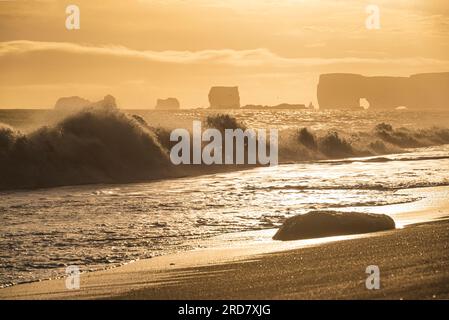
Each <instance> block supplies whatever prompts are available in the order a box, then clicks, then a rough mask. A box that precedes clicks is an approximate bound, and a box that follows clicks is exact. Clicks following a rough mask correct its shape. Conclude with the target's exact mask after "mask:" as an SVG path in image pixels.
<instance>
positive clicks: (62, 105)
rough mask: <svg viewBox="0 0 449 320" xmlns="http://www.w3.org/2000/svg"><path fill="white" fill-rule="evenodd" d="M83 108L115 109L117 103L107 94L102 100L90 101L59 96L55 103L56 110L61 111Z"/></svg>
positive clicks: (75, 97)
mask: <svg viewBox="0 0 449 320" xmlns="http://www.w3.org/2000/svg"><path fill="white" fill-rule="evenodd" d="M84 108H103V109H117V103H116V101H115V98H114V97H113V96H111V95H107V96H105V97H104V99H103V100H100V101H97V102H91V101H89V100H87V99H84V98H81V97H77V96H73V97H64V98H59V99H58V101H56V104H55V109H56V110H63V111H80V110H82V109H84Z"/></svg>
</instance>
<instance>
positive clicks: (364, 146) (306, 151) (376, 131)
mask: <svg viewBox="0 0 449 320" xmlns="http://www.w3.org/2000/svg"><path fill="white" fill-rule="evenodd" d="M448 143H449V129H446V128H437V127H434V128H429V129H408V128H393V127H392V126H391V125H389V124H386V123H380V124H378V125H376V126H375V127H374V128H373V129H372V130H368V131H362V132H349V133H341V132H336V131H329V132H324V133H314V132H312V131H311V130H309V129H308V128H301V129H299V130H297V131H296V132H293V133H291V132H288V133H284V135H283V136H281V141H280V146H279V156H280V160H281V161H308V160H329V159H342V158H350V157H373V156H380V155H385V154H392V153H403V152H407V151H409V150H410V149H411V148H419V147H430V146H437V145H443V144H448ZM395 160H396V159H389V158H381V157H378V158H371V159H367V161H379V162H382V161H385V162H386V161H395ZM424 160H425V159H424ZM351 161H352V160H351Z"/></svg>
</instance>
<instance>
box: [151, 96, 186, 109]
mask: <svg viewBox="0 0 449 320" xmlns="http://www.w3.org/2000/svg"><path fill="white" fill-rule="evenodd" d="M180 108H181V106H180V104H179V101H178V99H176V98H167V99H157V101H156V106H155V107H154V109H156V110H178V109H180Z"/></svg>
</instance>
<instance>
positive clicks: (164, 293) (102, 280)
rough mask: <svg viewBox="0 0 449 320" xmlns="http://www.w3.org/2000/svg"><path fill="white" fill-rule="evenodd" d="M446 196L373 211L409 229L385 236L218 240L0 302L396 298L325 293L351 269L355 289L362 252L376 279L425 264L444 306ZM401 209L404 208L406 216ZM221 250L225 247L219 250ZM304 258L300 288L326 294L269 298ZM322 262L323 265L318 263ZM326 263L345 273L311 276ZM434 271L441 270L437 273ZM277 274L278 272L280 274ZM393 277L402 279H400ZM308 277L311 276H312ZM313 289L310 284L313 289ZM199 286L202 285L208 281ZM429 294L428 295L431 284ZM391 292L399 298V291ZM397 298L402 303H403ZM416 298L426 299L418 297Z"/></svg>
mask: <svg viewBox="0 0 449 320" xmlns="http://www.w3.org/2000/svg"><path fill="white" fill-rule="evenodd" d="M448 190H449V189H448V188H442V187H440V188H438V187H436V188H427V189H426V190H424V192H427V193H431V194H439V198H438V197H436V198H432V199H429V198H427V200H421V203H420V202H419V201H418V202H414V203H411V204H402V205H391V206H384V207H376V208H375V210H374V211H379V212H380V211H382V210H383V209H386V208H387V207H389V208H388V211H389V212H391V213H392V216H393V217H394V218H395V221H398V220H401V219H405V220H404V221H408V222H409V223H404V224H403V225H402V224H401V223H399V227H400V228H399V229H396V230H392V231H384V232H377V233H370V234H358V235H350V236H338V237H329V238H320V239H311V240H298V241H273V240H271V236H272V235H273V234H274V233H275V232H276V230H277V229H265V230H260V231H249V232H239V233H233V234H225V235H222V236H217V237H214V238H213V239H210V240H208V242H209V243H208V244H209V245H208V247H207V248H205V249H195V250H191V251H185V252H180V253H176V254H169V255H164V256H159V257H155V258H152V259H145V260H139V261H135V262H132V263H128V264H125V265H122V266H119V267H116V268H110V269H106V270H100V271H94V272H87V273H82V274H81V288H80V290H68V289H66V288H65V279H64V278H62V279H54V280H43V281H40V282H31V283H24V284H17V285H14V286H11V287H6V288H3V289H0V299H108V298H123V299H128V298H131V299H225V298H230V299H245V298H246V299H253V298H257V299H259V298H260V299H277V298H282V299H297V298H300V299H313V298H324V299H327V298H330V299H332V298H346V297H352V298H370V297H377V298H382V297H383V298H396V297H399V296H382V295H380V292H381V291H382V290H380V291H379V293H373V292H371V291H369V293H370V294H369V295H368V293H367V292H364V291H362V292H360V290H359V291H358V293H357V295H353V296H351V295H350V294H349V293H347V292H346V291H345V293H344V294H338V295H335V294H330V291H329V290H331V289H332V287H333V286H334V284H332V283H333V282H334V281H337V280H338V279H339V277H340V276H341V275H340V273H341V272H343V271H344V270H346V269H347V270H348V271H345V272H349V270H352V271H351V272H355V270H354V268H355V266H356V265H357V266H358V269H357V272H355V274H357V277H356V278H357V281H356V280H354V279H355V278H354V279H353V280H352V282H351V281H349V280H348V281H349V283H352V286H354V281H356V282H357V285H358V286H360V284H363V283H362V282H360V281H361V279H363V278H364V277H365V273H364V272H365V270H359V269H360V266H359V264H360V263H361V261H366V262H368V260H364V259H362V258H361V257H360V255H361V254H362V253H363V251H365V250H367V251H366V252H371V251H373V255H372V256H371V257H372V258H373V259H371V261H374V262H375V261H376V260H378V261H379V265H381V264H382V268H381V272H383V271H382V270H383V268H387V269H388V268H396V269H395V270H401V269H402V268H403V269H404V270H408V269H407V268H412V267H411V266H410V264H416V259H417V258H419V259H418V260H423V261H424V262H425V263H424V265H423V270H424V271H426V272H431V275H433V276H435V275H437V276H438V278H440V277H443V278H444V279H446V278H447V279H448V281H443V282H441V285H439V286H436V287H438V288H439V290H440V291H439V292H438V293H437V294H436V295H437V297H438V295H441V294H443V296H444V297H448V298H449V250H447V249H448V248H449V233H448V232H447V230H448V229H449V221H448V220H445V218H446V219H447V217H449V200H448V198H447V197H446V196H445V195H447V192H448ZM419 191H423V190H422V189H420V190H419ZM407 207H410V208H409V209H407ZM435 211H438V214H437V215H435ZM427 214H428V215H429V218H431V217H432V218H433V219H437V221H428V222H422V221H420V220H416V219H415V220H413V219H411V220H410V217H413V216H416V215H418V216H421V217H422V216H423V215H427ZM401 215H403V216H401ZM438 220H440V221H438ZM404 225H405V227H404ZM427 242H433V243H434V245H433V246H432V247H431V248H430V249H428V246H426V243H427ZM224 243H228V244H227V245H223V244H224ZM229 243H230V244H229ZM394 243H398V246H392V244H394ZM399 244H402V245H399ZM331 248H332V249H331ZM368 249H369V250H368ZM446 252H447V253H446ZM384 253H385V254H386V255H387V256H388V257H389V258H388V259H386V258H385V257H384V256H383V254H384ZM410 255H411V256H416V257H415V258H413V259H412V258H410V257H409V256H410ZM368 256H370V254H368ZM273 257H277V258H273ZM305 257H309V258H308V259H310V261H309V262H308V263H306V265H305V266H304V268H305V270H308V271H309V272H311V275H309V276H308V277H307V278H306V279H307V281H308V282H307V283H306V285H307V287H316V286H318V285H319V281H320V279H321V278H322V277H326V279H328V281H330V283H326V286H327V287H326V288H324V289H323V288H321V290H322V292H321V291H320V292H321V293H320V294H318V295H317V296H316V293H314V292H309V293H310V296H307V295H306V294H305V293H304V292H307V291H304V292H303V293H302V294H299V293H297V292H295V291H291V290H292V289H289V290H287V292H285V293H283V294H281V295H279V293H274V292H275V288H276V287H277V286H278V285H280V284H283V285H286V286H287V285H288V283H284V282H285V281H286V279H285V273H287V274H289V277H295V274H296V273H299V274H302V273H303V272H304V270H302V269H301V270H297V269H298V268H299V266H298V265H296V264H295V261H296V262H298V261H303V259H305ZM323 257H326V258H324V259H323ZM330 260H334V263H333V264H335V265H340V264H343V265H344V264H349V266H347V267H345V268H344V269H342V270H339V271H338V272H337V274H335V275H334V276H331V274H332V272H331V273H328V272H324V273H323V275H321V276H320V275H317V274H316V272H314V271H313V269H314V268H321V265H322V264H323V265H327V264H328V263H329V261H330ZM374 262H373V263H374ZM439 263H441V265H438V264H439ZM374 264H375V263H374ZM435 264H436V265H435ZM260 266H264V268H263V270H262V271H261V270H259V267H260ZM288 266H290V267H288ZM443 266H445V267H443ZM280 269H285V270H282V271H280ZM230 271H232V274H231V276H230V275H229V274H228V273H229V272H230ZM415 271H416V270H415ZM295 272H296V273H295ZM333 272H335V270H334V271H333ZM401 272H404V273H407V271H401ZM226 274H227V276H226ZM313 274H314V276H312V275H313ZM204 277H207V279H209V278H211V279H215V280H216V281H220V279H221V281H225V283H226V281H234V279H239V280H238V281H236V282H235V283H234V284H233V286H234V287H236V288H237V289H236V290H235V291H233V290H231V291H229V290H228V289H229V288H227V286H226V285H225V284H223V283H222V284H220V285H218V284H217V286H216V287H209V289H210V290H206V288H203V287H202V286H205V285H206V284H204ZM223 277H224V278H223ZM251 277H257V281H256V282H255V283H258V284H259V285H261V284H263V283H267V280H270V279H271V280H270V281H273V279H276V281H278V282H280V283H279V284H276V283H272V282H269V284H270V286H271V287H273V288H271V289H270V290H268V288H269V287H270V286H268V285H267V288H265V290H262V289H263V288H258V290H250V289H248V288H246V287H247V286H250V287H254V283H253V281H254V280H250V278H251ZM346 277H348V275H346ZM389 277H390V276H389ZM416 279H417V280H416ZM416 279H415V280H416V281H411V282H410V281H409V280H410V279H409V280H408V281H409V285H415V286H418V287H426V285H427V284H428V283H427V282H428V281H427V280H426V281H424V280H425V279H426V278H425V277H424V278H423V277H421V276H418V275H417V278H416ZM420 279H421V280H420ZM422 279H424V280H422ZM390 280H391V279H389V281H390ZM304 281H306V280H304ZM315 281H318V283H315ZM259 282H260V283H259ZM207 283H209V280H208V281H207ZM437 284H438V283H437ZM340 285H342V284H339V286H340ZM239 286H244V287H245V289H244V290H243V289H242V290H243V291H240V289H238V287H239ZM195 287H196V288H198V287H200V288H202V289H201V290H200V291H198V292H203V293H202V294H201V295H198V294H196V293H195V292H196V291H195V292H194V291H192V290H193V289H191V288H195ZM393 287H394V288H396V289H398V290H399V289H400V288H401V287H400V286H399V284H398V283H395V282H394V285H393ZM431 287H432V288H433V287H435V284H433V285H432V286H431ZM429 288H430V287H429ZM198 290H199V289H198ZM365 290H366V289H365ZM426 290H427V289H426ZM206 291H207V292H206ZM270 292H271V293H270ZM398 292H401V293H407V292H405V291H400V290H399V291H398ZM425 292H427V291H425ZM262 293H263V294H262ZM233 294H235V295H233ZM423 294H424V293H423ZM405 297H410V295H408V296H407V295H406V296H405ZM416 297H419V298H432V297H428V296H423V295H418V296H416Z"/></svg>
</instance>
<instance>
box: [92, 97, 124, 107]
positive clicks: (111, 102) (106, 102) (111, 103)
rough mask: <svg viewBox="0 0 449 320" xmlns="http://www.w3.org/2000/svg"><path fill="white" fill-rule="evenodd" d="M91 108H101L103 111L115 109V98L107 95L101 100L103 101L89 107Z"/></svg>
mask: <svg viewBox="0 0 449 320" xmlns="http://www.w3.org/2000/svg"><path fill="white" fill-rule="evenodd" d="M90 107H93V108H103V109H117V103H116V101H115V98H114V97H113V96H111V95H110V94H108V95H107V96H105V97H104V98H103V100H100V101H97V102H95V103H93V104H92V105H90Z"/></svg>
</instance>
